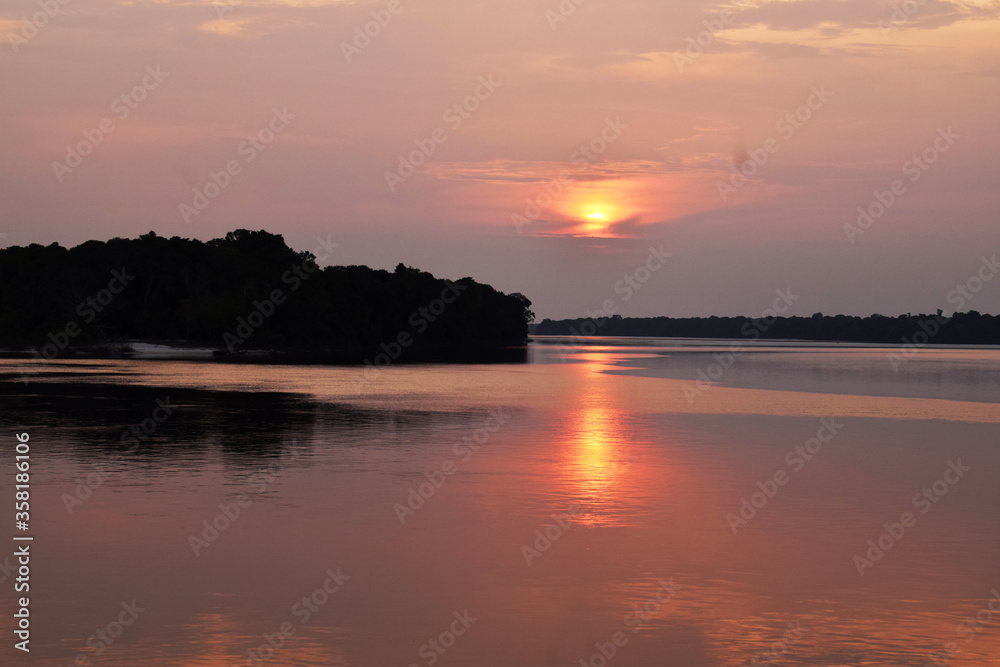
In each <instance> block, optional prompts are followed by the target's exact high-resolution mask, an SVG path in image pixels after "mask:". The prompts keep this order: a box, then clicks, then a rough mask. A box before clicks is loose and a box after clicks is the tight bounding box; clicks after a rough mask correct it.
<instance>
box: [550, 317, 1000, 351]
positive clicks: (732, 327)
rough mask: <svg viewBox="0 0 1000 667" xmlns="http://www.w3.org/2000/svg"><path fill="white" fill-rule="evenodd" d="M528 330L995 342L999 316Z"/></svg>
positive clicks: (593, 322) (662, 320) (574, 325)
mask: <svg viewBox="0 0 1000 667" xmlns="http://www.w3.org/2000/svg"><path fill="white" fill-rule="evenodd" d="M531 335H532V336H568V337H572V338H582V337H587V336H607V337H620V338H675V339H703V340H742V341H758V340H761V341H763V340H769V341H771V340H773V341H808V342H817V343H833V344H836V343H862V344H877V345H913V346H917V347H922V346H924V345H934V346H938V345H1000V316H998V315H983V314H981V313H979V312H977V311H975V310H971V311H969V312H965V313H955V314H953V315H951V316H945V315H944V313H943V312H942V311H941V310H938V311H937V313H936V314H933V315H913V314H910V313H907V314H905V315H899V316H897V317H887V316H885V315H879V314H875V315H870V316H868V317H857V316H851V315H832V316H831V315H823V314H822V313H816V314H814V315H812V316H811V317H781V316H777V317H766V318H750V317H714V316H713V317H686V318H674V317H621V316H619V315H613V316H611V317H606V318H578V319H568V320H551V319H544V320H542V321H541V322H540V323H539V324H537V325H534V326H532V327H531Z"/></svg>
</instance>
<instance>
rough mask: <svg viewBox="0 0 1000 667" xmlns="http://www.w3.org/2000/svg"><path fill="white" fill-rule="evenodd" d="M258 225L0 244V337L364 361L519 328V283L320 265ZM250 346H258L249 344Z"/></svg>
mask: <svg viewBox="0 0 1000 667" xmlns="http://www.w3.org/2000/svg"><path fill="white" fill-rule="evenodd" d="M333 247H335V244H331V243H330V242H329V239H328V240H327V241H325V242H322V241H321V242H320V244H319V245H318V246H317V247H316V248H314V249H312V251H295V250H293V249H291V248H289V247H288V246H287V245H286V244H285V241H284V239H283V238H282V237H281V236H280V235H277V234H271V233H269V232H266V231H248V230H245V229H239V230H236V231H233V232H230V233H228V234H226V236H225V237H224V238H219V239H214V240H211V241H207V242H203V241H199V240H193V239H185V238H180V237H177V236H175V237H172V238H164V237H161V236H157V235H156V234H155V233H154V232H149V233H148V234H144V235H142V236H140V237H139V238H137V239H122V238H114V239H111V240H110V241H106V242H105V241H88V242H86V243H83V244H81V245H79V246H76V247H74V248H69V249H67V248H64V247H61V246H59V245H58V244H55V243H53V244H51V245H48V246H42V245H38V244H32V245H29V246H24V247H21V246H14V247H9V248H4V249H2V250H0V346H2V347H4V348H7V349H8V350H14V351H17V350H20V351H21V352H22V353H30V354H33V355H35V356H38V355H39V354H40V355H41V356H44V357H45V358H54V357H62V356H69V355H73V354H80V353H89V354H102V352H103V353H113V352H114V351H115V350H117V351H119V352H125V353H127V351H128V349H129V348H128V344H127V343H128V342H135V341H150V342H157V343H167V344H171V345H176V344H181V345H192V346H193V345H201V346H205V347H210V348H212V349H214V350H215V354H216V355H217V356H224V357H228V358H241V357H247V356H251V353H254V352H256V353H259V352H261V351H265V352H267V353H268V354H270V355H272V356H273V355H277V356H281V357H282V358H284V359H289V360H296V359H304V360H310V361H314V360H318V361H330V362H336V363H362V362H364V361H365V360H370V359H373V358H375V357H377V356H379V355H384V356H385V357H386V358H388V359H390V360H391V361H396V360H403V361H408V360H432V359H442V360H443V359H478V358H483V357H489V356H490V355H492V354H496V353H499V352H501V351H502V350H505V349H507V348H509V347H511V346H523V344H524V343H525V342H526V341H527V336H528V324H529V322H530V321H531V320H532V319H533V318H534V315H533V313H532V312H531V310H530V308H531V302H530V301H529V300H528V299H527V298H526V297H524V296H523V295H521V294H517V293H515V294H503V293H501V292H498V291H497V290H495V289H493V288H492V287H490V286H489V285H485V284H481V283H477V282H476V281H475V280H473V279H472V278H462V279H460V280H456V281H454V282H451V281H447V280H441V279H438V278H435V277H434V276H432V275H431V274H429V273H426V272H423V271H420V270H418V269H415V268H410V267H407V266H404V265H403V264H399V265H398V266H396V268H395V270H394V271H392V272H389V271H384V270H376V269H371V268H368V267H366V266H326V267H324V268H320V266H319V265H318V264H317V256H319V258H320V262H322V261H323V260H325V259H326V258H327V256H328V255H332V254H333V253H332V248H333ZM256 356H259V355H256Z"/></svg>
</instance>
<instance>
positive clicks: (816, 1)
mask: <svg viewBox="0 0 1000 667" xmlns="http://www.w3.org/2000/svg"><path fill="white" fill-rule="evenodd" d="M913 3H914V4H915V5H916V6H917V8H916V11H914V12H912V13H910V14H908V15H905V16H904V17H905V21H903V22H901V24H900V27H906V28H928V29H929V28H940V27H944V26H948V25H951V24H953V23H957V22H959V21H964V20H969V19H982V18H997V17H998V16H1000V7H998V5H997V4H996V3H995V2H991V3H977V2H968V1H961V0H955V1H951V0H923V1H920V0H913ZM899 6H901V5H900V4H899V3H895V4H894V3H890V2H872V1H871V0H792V1H788V0H772V1H770V2H762V3H760V4H758V5H756V6H753V7H750V8H748V9H742V10H740V11H738V13H737V16H736V21H735V23H736V24H737V25H744V26H747V25H763V26H765V27H767V28H768V29H770V30H784V31H796V30H806V29H811V28H818V29H821V30H822V31H823V33H824V34H826V35H827V36H835V35H838V34H841V33H843V32H846V31H850V30H855V29H872V28H878V27H879V22H880V21H882V22H884V23H887V24H891V23H892V20H893V19H892V17H893V13H894V12H895V11H897V10H896V7H899Z"/></svg>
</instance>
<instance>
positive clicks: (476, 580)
mask: <svg viewBox="0 0 1000 667" xmlns="http://www.w3.org/2000/svg"><path fill="white" fill-rule="evenodd" d="M614 342H620V341H601V340H596V341H594V343H595V344H594V345H591V346H580V345H571V346H554V345H537V346H535V347H534V348H533V349H532V352H531V357H532V363H530V364H527V365H491V366H485V365H484V366H474V365H468V366H435V365H426V366H410V367H399V368H389V369H387V370H384V371H382V372H380V373H378V374H377V375H375V376H373V377H369V378H365V376H364V375H363V374H362V372H361V371H360V370H358V369H343V368H326V367H281V366H252V365H224V364H215V363H197V362H180V361H98V362H70V363H59V364H55V363H50V364H44V365H40V366H38V367H36V368H35V370H36V371H37V372H38V375H35V376H33V377H32V379H31V382H30V383H29V384H27V385H25V384H24V383H21V382H18V378H19V377H20V375H19V369H20V368H21V366H22V364H21V363H19V362H11V361H4V362H0V373H2V374H3V376H4V381H3V382H0V396H2V405H3V410H2V412H0V421H2V426H3V428H2V433H3V436H2V461H0V468H2V470H0V472H2V475H3V477H2V479H3V483H2V487H0V488H2V489H3V491H2V492H3V493H4V494H5V498H4V500H3V503H4V506H5V507H7V508H8V509H7V510H5V513H4V517H5V521H6V525H7V526H8V529H7V530H5V531H3V534H4V535H5V536H7V537H8V538H9V536H11V535H14V534H17V533H18V531H16V530H15V529H14V523H13V521H14V517H13V516H12V515H13V512H12V511H11V503H10V502H9V500H11V499H10V498H9V495H12V494H13V491H12V489H11V482H12V479H13V473H14V470H13V456H14V445H15V440H14V433H19V432H27V433H29V434H30V436H31V445H32V450H31V452H32V454H31V455H32V459H31V460H32V472H33V476H32V510H31V511H32V516H31V527H30V534H31V535H33V536H34V537H35V540H34V542H33V543H32V547H31V549H32V560H31V593H30V596H31V607H30V609H31V621H32V636H31V644H30V646H31V653H30V657H28V658H27V659H25V656H23V654H21V653H20V652H18V651H15V650H14V649H13V647H12V644H13V642H14V641H15V640H14V639H13V638H12V635H11V634H10V631H9V629H10V627H11V624H10V621H11V614H12V613H13V611H14V604H13V599H12V593H11V587H12V585H13V578H14V576H16V575H14V574H10V575H7V574H5V573H4V572H2V571H0V577H2V578H5V579H6V580H5V581H4V583H3V584H2V585H3V590H4V591H5V592H4V595H3V596H2V597H0V612H2V613H3V616H4V617H5V618H6V619H8V620H7V622H6V624H5V628H6V629H5V632H4V636H5V637H6V638H7V639H6V641H5V642H4V645H3V646H2V648H0V663H2V664H15V663H14V662H13V660H15V659H16V660H17V663H16V664H31V665H46V666H50V665H51V666H55V665H70V664H74V661H75V660H76V661H78V662H77V664H88V663H89V664H93V665H128V666H134V665H162V666H174V665H177V666H205V667H208V666H213V667H214V666H221V665H226V666H236V665H248V664H251V665H252V664H267V665H302V666H305V665H333V666H352V667H372V666H374V667H381V666H389V667H396V666H398V667H411V666H413V665H418V666H423V665H431V664H435V665H441V666H445V667H447V666H450V665H456V666H457V665H462V666H476V667H479V666H483V667H493V666H495V667H511V666H539V667H541V666H549V665H566V666H567V667H570V666H573V667H575V666H578V665H581V664H584V665H594V666H595V667H599V666H600V665H604V664H605V662H607V664H609V665H623V666H625V665H628V666H637V667H640V666H641V667H645V666H649V667H652V666H657V667H664V666H677V667H699V666H713V667H714V666H735V665H751V664H757V665H763V664H773V665H838V666H847V665H851V666H854V665H879V666H884V665H889V666H895V665H899V666H903V665H908V666H916V667H920V666H923V665H925V664H926V663H928V662H930V656H931V655H932V654H937V655H938V660H939V662H943V661H944V660H945V658H944V657H942V656H945V655H947V654H945V653H943V652H945V651H946V650H948V646H949V643H952V642H953V643H954V644H953V646H952V647H951V654H950V656H947V657H948V664H952V665H959V666H965V665H993V664H1000V601H997V602H994V603H993V608H994V609H995V610H996V613H994V612H993V611H990V610H989V606H988V605H989V602H990V598H991V597H992V596H993V595H994V591H995V590H1000V511H998V510H1000V484H998V480H1000V438H998V436H1000V405H998V403H1000V351H991V350H957V351H938V350H925V351H923V352H922V353H921V354H920V355H918V356H917V357H915V358H913V359H912V360H910V361H908V362H907V363H905V364H902V365H901V366H900V367H899V370H898V372H897V371H894V370H893V368H892V366H891V365H890V363H889V361H888V359H887V353H888V352H890V351H891V350H885V349H862V348H842V349H831V348H816V347H798V348H795V347H780V346H778V347H775V346H770V347H764V348H759V349H753V350H749V351H745V352H741V353H739V354H736V355H735V356H734V357H733V358H732V359H728V358H726V357H725V353H726V351H727V350H728V345H727V344H723V345H712V346H704V345H703V346H697V345H690V344H688V345H683V346H679V345H676V344H670V345H672V346H667V345H665V344H664V343H663V342H662V341H660V342H657V341H646V342H645V343H644V344H642V345H638V346H623V345H612V344H610V343H614ZM719 355H721V356H719ZM713 364H718V367H713ZM709 375H711V376H713V377H714V378H715V381H714V382H712V383H708V382H701V383H700V384H699V383H698V381H697V379H698V378H699V377H702V378H704V377H706V376H709ZM157 401H160V404H161V405H167V406H169V411H170V414H169V415H167V414H166V410H164V409H163V408H160V409H159V410H157ZM154 417H158V418H160V419H161V421H160V422H159V423H157V422H156V421H155V420H154ZM824 420H825V421H824ZM143 425H145V427H146V429H147V431H150V432H151V433H150V434H149V435H146V434H143V431H142V427H143ZM133 427H135V428H136V430H137V431H138V432H139V434H141V435H142V438H143V441H142V442H141V445H140V446H139V447H138V448H136V449H135V450H134V451H131V452H130V451H128V445H127V444H126V445H122V444H121V439H122V437H123V433H125V432H127V431H128V430H129V429H131V428H133ZM817 436H820V437H821V438H822V440H824V441H826V442H821V441H820V440H819V439H816V438H817ZM126 439H127V440H128V438H127V437H126ZM811 439H813V440H811ZM129 442H132V441H129ZM797 448H798V451H797ZM809 448H812V450H813V451H812V452H810V449H809ZM956 470H958V471H960V472H956ZM99 473H100V474H99ZM776 479H780V480H783V483H782V484H780V485H779V484H778V483H776V482H775V481H774V480H776ZM88 480H89V485H88ZM91 487H92V488H91ZM925 488H926V489H927V493H928V494H930V495H929V496H926V497H925V496H921V495H920V494H921V493H922V492H923V490H924V489H925ZM761 489H763V490H761ZM421 492H423V494H424V496H427V497H422V496H421V495H420V494H421ZM754 494H756V495H754ZM915 496H916V497H915ZM743 499H747V503H742V500H743ZM931 499H933V502H932V500H931ZM750 501H754V502H756V503H757V505H758V506H759V507H758V508H754V507H752V506H751V505H750V504H749V503H750ZM408 503H410V504H409V505H408ZM741 504H742V505H743V512H744V516H743V517H740V516H739V513H740V511H741ZM220 505H221V506H222V508H228V509H229V511H230V513H231V515H232V516H235V510H234V509H233V508H238V509H239V516H238V517H235V518H232V519H230V518H226V517H225V516H224V515H221V512H222V510H221V509H220ZM240 505H242V507H240ZM68 508H69V509H68ZM70 509H71V510H72V511H71V512H70V511H69V510H70ZM907 512H908V513H910V515H911V520H910V521H909V526H903V525H902V524H900V525H899V526H895V527H894V526H893V525H892V524H894V523H899V522H900V521H901V517H902V516H903V515H904V513H907ZM752 513H753V514H752ZM554 515H555V517H560V518H554ZM727 515H728V518H727ZM206 521H208V522H209V523H211V522H213V521H214V522H215V523H216V528H215V529H210V528H208V529H207V528H206V524H205V522H206ZM884 524H890V526H889V527H890V528H891V529H893V530H894V531H895V532H897V537H891V536H888V535H884V533H885V531H886V529H885V528H884V527H883V525H884ZM734 529H735V530H734ZM539 531H541V533H539ZM546 534H547V535H548V537H545V535H546ZM540 535H541V537H540ZM880 539H881V542H882V544H883V545H888V546H890V548H889V549H888V550H887V551H885V552H884V553H883V554H881V556H880V554H879V553H878V552H877V551H876V552H872V553H870V554H867V555H866V552H868V551H869V549H870V545H869V544H868V541H869V540H873V541H874V542H876V544H877V542H878V541H879V540H880ZM199 540H201V541H199ZM11 544H13V543H12V542H11ZM12 551H13V548H11V549H9V550H8V549H5V550H4V555H6V554H8V553H11V552H12ZM195 551H197V552H198V553H197V555H196V553H195ZM879 556H880V557H879ZM856 557H857V558H856ZM869 557H871V560H868V564H865V561H860V564H859V559H862V558H863V559H866V560H867V559H868V558H869ZM0 558H2V557H0ZM876 558H877V560H876ZM8 559H9V560H8V561H7V562H6V563H5V565H6V566H8V567H9V565H10V564H11V561H12V560H13V558H12V557H10V556H8ZM529 561H530V564H529ZM0 563H2V561H0ZM859 569H861V570H862V571H863V576H862V575H861V574H859ZM331 575H334V576H333V577H331ZM324 585H325V586H326V590H324V588H323V587H324ZM328 591H333V592H328ZM304 598H305V600H303V599H304ZM133 601H134V604H133ZM123 605H124V607H123ZM977 613H978V614H979V625H975V626H971V627H970V626H960V625H959V624H961V623H963V621H964V620H965V619H968V618H970V617H971V618H973V619H975V618H976V616H977ZM994 616H995V621H994ZM457 619H464V620H457ZM473 619H475V620H473ZM123 621H124V622H127V624H126V625H119V623H120V622H123ZM99 631H100V632H101V633H102V634H98V632H99ZM283 631H284V634H282V632H283ZM109 633H110V634H109ZM266 637H270V642H271V644H274V645H277V646H278V647H277V648H276V649H272V648H270V646H269V645H268V644H267V643H266V642H267V639H266ZM616 640H617V645H616V644H615V641H616ZM431 642H433V643H431ZM88 644H89V645H88ZM261 646H264V647H266V648H265V649H264V650H263V651H262V652H261V653H258V649H259V648H260V647H261ZM602 649H603V650H604V652H605V653H608V654H610V653H611V652H612V651H613V652H614V657H613V658H611V659H610V660H606V659H605V658H604V657H603V656H602V655H601V653H600V651H601V650H602ZM248 651H253V652H254V655H263V657H264V659H263V661H262V662H260V663H258V662H257V659H256V658H251V657H250V654H249V653H248ZM769 651H770V653H768V652H769ZM581 661H582V663H581Z"/></svg>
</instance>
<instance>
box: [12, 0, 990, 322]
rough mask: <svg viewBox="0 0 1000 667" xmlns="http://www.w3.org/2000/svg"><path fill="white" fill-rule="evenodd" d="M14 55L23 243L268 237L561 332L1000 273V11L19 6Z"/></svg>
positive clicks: (601, 0)
mask: <svg viewBox="0 0 1000 667" xmlns="http://www.w3.org/2000/svg"><path fill="white" fill-rule="evenodd" d="M46 8H47V9H46ZM46 11H48V12H49V14H51V16H49V15H48V14H46V13H45V12H46ZM379 21H381V23H379ZM366 29H367V30H368V32H369V33H370V34H369V35H365V34H364V33H365V30H366ZM371 35H374V36H371ZM0 37H2V39H3V44H0V90H2V91H3V93H2V96H3V99H2V102H0V147H2V148H0V151H2V152H0V155H2V157H3V159H2V160H0V234H4V235H5V236H4V237H3V238H0V245H4V246H7V245H25V244H27V243H32V242H36V243H43V244H48V243H51V242H53V241H57V242H59V243H60V244H63V245H75V244H77V243H80V242H82V241H85V240H88V239H92V238H97V239H107V238H110V237H114V236H125V237H135V236H137V235H138V234H142V233H145V232H148V231H149V230H155V231H156V232H157V233H158V234H160V235H163V236H174V235H180V236H188V237H196V238H200V239H209V238H213V237H218V236H221V235H224V234H225V233H226V232H227V231H230V230H233V229H236V228H250V229H261V228H263V229H267V230H269V231H272V232H275V233H280V234H283V235H284V236H285V238H286V241H287V242H288V243H289V244H290V245H292V246H293V247H296V248H298V249H310V248H312V247H314V246H315V245H316V243H317V241H316V239H317V238H318V237H320V238H323V239H326V238H327V237H329V238H330V239H331V240H332V241H333V242H337V243H340V247H339V248H337V251H336V253H335V255H334V257H333V258H331V260H330V263H336V264H368V265H370V266H374V267H377V268H387V269H391V268H392V267H393V266H395V265H396V264H397V263H398V262H403V263H405V264H408V265H412V266H417V267H420V268H422V269H424V270H427V271H431V272H432V273H434V274H435V275H439V276H441V277H447V278H460V277H463V276H466V275H469V276H472V277H474V278H476V279H477V280H480V281H484V282H488V283H490V284H492V285H494V286H495V287H497V288H498V289H500V290H503V291H507V292H511V291H518V292H523V293H524V294H526V295H527V296H528V297H529V298H531V299H532V300H533V301H534V303H535V308H534V309H535V311H536V313H538V315H539V317H540V318H541V317H576V316H583V315H584V314H585V313H586V312H587V311H588V310H594V309H596V308H599V307H600V306H601V305H602V303H603V302H604V301H606V300H608V299H614V300H615V301H616V304H617V305H618V306H619V307H620V312H621V313H622V314H623V315H638V316H643V315H672V316H687V315H713V314H714V315H738V314H743V315H752V316H758V315H760V314H761V312H762V311H763V310H764V309H765V308H767V307H769V306H770V305H771V304H772V302H773V301H774V299H775V298H776V297H775V290H779V289H780V290H782V291H784V290H786V289H790V290H791V292H792V293H794V294H795V295H796V296H798V297H800V298H799V299H798V300H797V301H796V302H795V303H794V305H793V306H792V308H791V310H790V311H789V313H788V314H794V315H811V314H812V313H814V312H816V311H822V312H825V313H830V314H832V313H838V312H842V313H849V314H862V315H867V314H871V313H873V312H881V313H884V314H891V315H896V314H899V313H905V312H907V311H912V312H914V313H916V312H933V311H934V310H936V309H937V308H943V309H945V310H948V308H949V306H948V302H947V295H948V294H949V292H950V291H951V290H954V289H955V288H956V286H957V285H958V284H959V283H961V284H965V283H966V281H967V280H968V279H969V278H970V277H972V276H974V275H976V274H977V272H980V270H981V266H982V264H983V256H984V255H985V256H986V257H987V259H989V258H991V257H992V256H993V255H994V254H995V253H997V252H1000V242H998V241H1000V231H998V222H1000V220H998V212H1000V187H998V178H1000V167H998V165H997V155H998V153H1000V2H996V1H993V2H988V1H985V0H968V1H956V2H949V1H945V0H925V1H924V2H920V1H919V0H903V1H902V2H898V3H889V2H882V1H881V0H783V1H772V0H748V1H747V2H742V3H736V4H725V3H722V4H716V3H712V2H703V1H700V0H680V1H673V0H619V1H617V2H609V1H607V0H575V1H574V0H563V2H562V3H561V4H560V2H559V0H517V1H507V2H500V1H487V0H392V1H391V2H390V1H377V2H367V1H358V2H351V1H343V0H243V1H240V0H231V2H228V3H226V2H218V3H212V2H201V1H199V0H179V1H172V0H159V1H156V0H153V1H149V0H122V1H120V2H114V1H111V0H103V1H100V2H98V1H94V0H64V2H62V3H61V2H60V0H41V1H40V2H39V1H38V0H35V1H31V0H3V1H2V2H0ZM123 95H124V96H125V97H124V98H123ZM456 105H457V106H456ZM251 137H256V138H252V139H251ZM581 148H583V149H585V150H581ZM401 156H402V158H401ZM914 158H917V161H914ZM401 159H402V160H403V161H404V164H402V165H401ZM414 163H420V164H418V165H417V166H413V164H414ZM411 170H412V173H411ZM734 170H738V171H735V172H734ZM213 175H214V181H213ZM894 181H898V183H896V193H895V194H894V193H892V189H893V182H894ZM220 185H221V186H222V187H220ZM876 192H879V193H885V194H880V195H879V196H878V197H879V198H881V199H882V202H881V203H880V202H879V201H878V199H877V198H876V194H875V193H876ZM202 197H204V199H202ZM890 199H893V200H894V201H892V202H891V203H890V204H889V205H888V206H884V204H886V203H887V202H889V200H890ZM859 207H861V208H863V209H869V210H871V211H872V212H873V213H875V214H878V213H879V212H880V211H881V210H882V209H883V208H885V209H886V210H885V212H884V213H882V214H881V215H878V216H877V217H873V218H872V219H871V221H870V222H866V223H865V225H866V226H867V229H866V230H865V229H862V228H861V227H856V228H853V231H852V229H851V228H848V229H845V225H857V221H858V217H859V212H858V209H859ZM661 245H662V247H663V249H664V251H666V252H669V253H672V257H671V258H670V259H669V260H668V261H667V263H666V266H664V267H663V268H662V269H660V270H658V271H655V272H653V273H652V274H651V276H650V277H649V280H648V282H647V283H645V284H644V285H643V286H642V288H641V289H638V290H637V291H633V293H632V296H631V298H629V299H628V300H626V299H625V296H626V294H627V292H625V291H624V290H618V291H616V284H618V281H620V280H622V279H623V277H624V276H625V275H626V274H630V275H631V274H633V273H634V272H635V271H636V269H638V268H639V267H641V266H644V265H645V262H646V260H647V257H648V256H649V254H650V250H649V249H650V248H651V247H652V248H656V249H659V248H660V246H661ZM987 273H988V272H987ZM981 275H982V274H981ZM643 277H645V276H643ZM966 309H975V310H980V311H982V312H991V313H996V312H1000V279H997V280H994V281H992V282H990V281H987V282H985V284H984V287H983V289H982V291H980V292H978V293H977V294H975V297H974V298H972V299H970V300H968V305H967V307H966Z"/></svg>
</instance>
